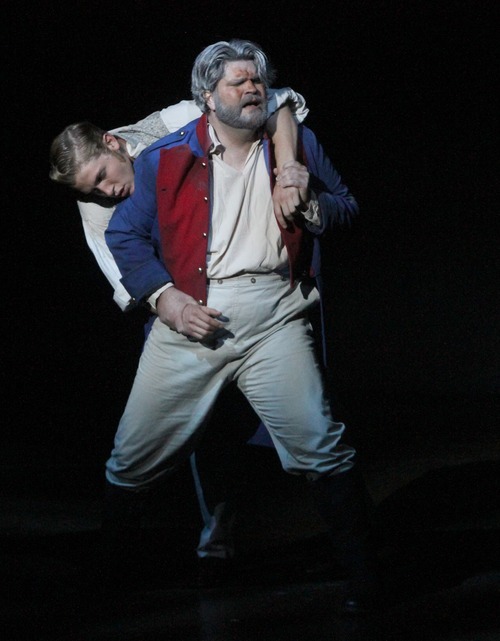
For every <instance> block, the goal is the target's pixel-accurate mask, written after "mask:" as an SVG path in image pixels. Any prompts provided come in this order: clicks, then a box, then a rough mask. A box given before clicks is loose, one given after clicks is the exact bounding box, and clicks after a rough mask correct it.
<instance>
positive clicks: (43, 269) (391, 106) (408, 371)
mask: <svg viewBox="0 0 500 641" xmlns="http://www.w3.org/2000/svg"><path fill="white" fill-rule="evenodd" d="M302 5H303V8H302V9H299V8H296V7H295V4H294V3H290V2H282V1H280V0H274V1H273V2H270V1H268V2H238V3H230V2H224V3H222V2H190V1H189V0H186V1H184V2H169V1H167V0H163V1H162V2H148V1H147V0H136V1H135V2H132V1H130V0H124V1H122V2H106V1H101V2H92V1H85V2H84V1H75V2H60V3H58V2H50V3H49V2H46V1H44V0H42V1H41V2H40V1H39V2H29V3H28V2H24V1H23V0H21V1H18V2H7V3H4V5H3V14H4V20H3V22H4V27H5V26H6V27H7V37H6V39H4V40H3V42H2V48H3V51H4V54H5V60H6V74H5V75H4V84H3V98H2V102H3V105H4V107H5V115H4V133H5V135H6V137H7V142H8V144H7V147H5V145H3V151H4V153H3V158H4V161H5V168H4V172H3V174H4V189H3V196H4V199H5V201H4V206H3V207H2V213H3V230H4V234H3V236H4V250H3V263H2V264H3V269H4V276H3V284H4V287H6V291H5V289H4V295H3V301H4V305H3V308H4V330H3V336H4V341H3V344H4V348H3V351H4V354H3V358H2V363H3V371H4V388H5V390H6V400H5V401H4V403H6V409H7V411H6V412H5V416H6V422H5V424H4V428H3V430H2V431H3V434H4V439H5V448H4V455H3V456H4V457H5V462H8V460H9V457H10V456H11V455H12V451H13V449H16V448H17V449H19V451H22V452H23V453H25V454H26V456H34V457H40V456H44V455H45V454H44V453H45V452H47V456H50V457H53V455H54V453H56V454H55V455H56V456H57V457H60V459H58V460H64V459H65V458H69V460H73V461H74V460H75V459H78V457H81V459H82V460H84V459H85V457H86V456H89V457H91V458H92V457H94V458H99V460H100V457H102V456H103V455H104V452H106V451H107V449H108V447H109V444H110V440H111V438H112V435H113V433H114V430H115V427H116V422H117V420H118V418H119V416H120V413H121V411H122V408H123V405H124V402H125V400H126V397H127V394H128V389H129V386H130V383H131V381H132V378H133V374H134V371H135V366H136V363H137V359H138V355H139V353H140V349H141V343H142V324H143V321H144V316H143V315H142V313H134V314H131V315H128V316H125V315H123V314H122V313H121V312H120V311H119V310H118V308H116V307H115V306H114V303H113V302H112V299H111V294H112V293H111V290H110V288H109V286H108V284H107V282H106V281H105V280H104V278H103V277H102V276H101V274H100V272H99V270H98V268H97V266H96V265H95V264H94V261H93V258H92V256H91V255H90V253H89V251H88V250H87V248H86V245H85V241H84V238H83V234H82V230H81V224H80V220H79V216H78V212H77V209H76V205H75V203H74V201H73V198H72V197H71V195H69V194H67V193H66V192H64V190H62V188H60V187H58V186H55V185H52V184H51V183H50V182H49V180H48V177H47V173H48V148H49V145H50V142H51V140H52V138H53V137H54V136H55V135H56V134H57V133H59V131H60V130H61V129H62V128H63V127H64V126H66V125H67V124H69V123H72V122H75V121H78V120H82V119H89V120H91V121H94V122H95V123H97V124H99V125H101V126H103V127H105V128H112V127H115V126H118V125H122V124H128V123H132V122H134V121H135V120H137V119H139V118H141V117H143V116H145V115H147V114H149V113H150V112H152V111H154V110H156V109H159V108H162V107H164V106H166V105H169V104H173V103H175V102H177V101H178V100H180V99H183V98H189V75H190V68H191V65H192V62H193V60H194V58H195V56H196V55H197V54H198V52H199V51H200V50H201V49H202V48H203V47H204V46H206V45H207V44H210V43H211V42H214V41H216V40H220V39H228V38H231V37H243V38H250V39H253V40H255V41H257V42H258V43H259V44H261V45H262V46H263V48H264V49H265V50H266V51H267V52H268V53H269V55H270V57H271V60H272V61H273V62H274V64H275V66H276V67H277V69H278V72H279V73H278V81H277V84H278V85H282V86H284V85H290V86H292V87H293V88H295V89H296V90H297V91H299V92H301V93H302V94H303V95H304V96H305V98H306V100H307V103H308V105H309V107H310V110H311V111H310V115H309V117H308V119H307V124H308V125H309V126H310V127H311V128H313V129H314V130H315V131H316V133H317V134H318V136H319V138H320V140H321V141H322V142H323V144H324V146H325V148H326V150H327V152H328V153H329V155H330V156H331V158H332V160H333V162H334V164H335V165H336V166H337V168H338V169H339V171H340V173H341V174H342V176H343V178H344V181H345V182H346V183H347V184H348V185H349V186H350V188H351V190H352V191H353V192H354V194H355V195H356V196H357V198H358V200H359V202H360V205H361V209H362V216H361V218H360V220H359V222H358V223H357V224H356V225H355V226H354V227H353V228H352V229H351V230H350V231H342V232H339V233H338V235H337V236H336V237H335V238H333V239H332V240H331V243H330V247H329V250H328V252H327V253H326V261H325V265H324V270H325V273H326V275H327V276H328V278H329V283H330V284H329V288H330V298H329V301H330V302H329V307H328V319H329V323H330V324H331V326H332V329H333V336H334V339H333V340H332V342H331V344H330V351H331V356H332V362H333V373H334V379H335V382H336V387H337V391H338V395H339V399H340V401H341V402H342V403H343V404H344V406H345V407H346V408H347V411H348V413H353V414H354V415H355V416H356V415H357V417H358V422H359V423H362V419H363V418H364V417H363V416H362V415H361V414H360V411H361V408H362V409H363V411H365V412H368V408H369V407H370V406H371V407H373V408H375V407H376V404H377V403H378V404H379V405H378V406H377V407H378V412H379V415H380V416H383V415H384V414H385V412H386V410H388V409H389V408H391V407H393V406H394V404H396V403H398V402H401V399H406V400H405V402H406V403H408V402H410V401H411V402H415V403H417V404H421V405H422V406H425V404H426V403H428V406H429V407H433V408H435V407H437V406H439V403H440V402H441V401H443V403H444V402H446V403H447V405H446V407H455V408H457V407H458V408H460V411H461V410H462V409H463V408H464V407H469V408H471V407H473V408H474V411H470V414H471V417H470V418H471V419H472V420H471V423H470V424H468V425H467V426H464V429H473V428H474V425H473V418H474V417H473V415H475V414H476V408H478V407H479V408H480V411H481V412H482V411H483V409H484V408H485V407H487V408H490V409H491V407H492V402H493V401H494V399H495V398H496V394H497V393H498V370H497V346H498V342H497V340H498V339H497V332H496V329H497V327H496V321H497V309H498V307H497V286H496V283H497V276H498V274H497V271H498V262H497V245H498V239H497V235H496V227H495V226H496V218H497V203H496V201H494V199H493V186H494V185H495V184H496V183H497V175H496V167H495V166H494V162H493V161H494V156H495V154H494V149H493V145H494V139H495V134H496V133H497V129H496V103H495V102H494V97H493V96H494V91H493V89H494V84H495V83H494V80H495V77H496V74H495V69H494V54H493V51H494V49H493V42H494V30H493V25H494V24H496V21H497V20H496V19H497V17H498V16H496V15H495V14H496V11H495V9H494V7H495V5H496V3H493V2H477V1H472V0H470V1H468V0H462V1H445V2H440V1H439V0H435V1H434V2H423V1H422V0H420V1H418V2H413V1H408V2H402V1H400V2H390V1H381V2H379V1H376V0H375V1H368V0H365V1H361V0H342V1H335V0H332V1H331V2H328V3H326V4H325V3H324V2H315V1H310V2H307V3H302ZM381 404H382V405H381ZM379 429H380V430H381V431H382V433H383V430H384V429H385V426H384V422H381V423H380V425H379ZM440 429H442V430H450V436H451V435H452V431H453V429H454V428H453V426H452V425H450V424H446V423H443V424H442V426H441V427H440ZM30 453H32V454H30Z"/></svg>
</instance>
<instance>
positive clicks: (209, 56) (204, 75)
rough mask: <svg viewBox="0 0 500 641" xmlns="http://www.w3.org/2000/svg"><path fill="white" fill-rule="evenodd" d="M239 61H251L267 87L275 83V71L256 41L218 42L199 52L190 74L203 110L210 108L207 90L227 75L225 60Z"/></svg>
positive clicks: (214, 86)
mask: <svg viewBox="0 0 500 641" xmlns="http://www.w3.org/2000/svg"><path fill="white" fill-rule="evenodd" d="M236 60H251V61H252V62H253V63H254V65H255V68H256V71H257V75H258V76H259V78H260V79H261V81H262V83H263V84H264V86H265V87H266V89H267V88H268V87H270V86H271V84H272V83H273V82H274V78H275V76H276V72H275V70H274V68H273V67H272V65H271V63H270V62H269V59H268V57H267V56H266V54H265V53H264V52H263V51H262V49H261V48H260V47H259V46H258V45H257V44H255V43H254V42H251V41H250V40H238V39H233V40H229V41H225V40H221V41H220V42H216V43H215V44H212V45H209V46H208V47H206V48H205V49H203V51H202V52H201V53H200V54H198V57H197V58H196V60H195V61H194V65H193V71H192V73H191V94H192V96H193V100H194V101H195V103H196V105H197V106H198V107H199V108H200V109H201V110H202V111H203V112H205V113H207V112H208V111H209V109H208V106H207V104H206V100H205V94H206V92H207V91H208V92H210V93H212V92H213V91H214V90H215V88H216V87H217V83H218V82H219V80H221V79H222V78H223V77H224V73H225V69H226V62H234V61H236Z"/></svg>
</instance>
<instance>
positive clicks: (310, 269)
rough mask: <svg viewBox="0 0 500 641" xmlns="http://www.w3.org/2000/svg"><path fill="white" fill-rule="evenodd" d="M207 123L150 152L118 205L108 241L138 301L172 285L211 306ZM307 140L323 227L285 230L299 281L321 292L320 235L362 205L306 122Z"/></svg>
mask: <svg viewBox="0 0 500 641" xmlns="http://www.w3.org/2000/svg"><path fill="white" fill-rule="evenodd" d="M207 126H208V125H207V118H206V116H205V115H204V116H202V117H201V118H199V119H197V120H194V121H193V122H191V123H189V124H188V125H187V126H186V127H185V128H183V129H181V130H179V131H177V132H175V133H172V134H169V135H168V136H166V137H165V138H162V139H160V140H159V141H158V142H156V143H154V144H153V145H151V146H150V147H148V148H147V149H146V150H145V151H143V152H142V154H141V155H140V156H139V158H138V159H137V160H136V161H135V165H134V168H135V188H134V193H133V194H132V195H131V196H130V197H129V198H127V199H126V200H125V201H123V202H122V203H120V204H119V205H118V206H117V208H116V210H115V212H114V214H113V216H112V218H111V220H110V223H109V226H108V229H107V231H106V242H107V244H108V246H109V248H110V250H111V252H112V254H113V256H114V258H115V260H116V263H117V265H118V267H119V269H120V271H121V273H122V279H121V280H122V283H123V285H124V287H125V288H126V289H127V291H128V292H129V293H130V294H131V296H132V297H133V298H134V299H135V301H136V303H137V304H140V303H143V302H144V301H146V300H147V298H148V297H149V296H150V295H151V294H152V293H154V292H155V291H156V290H157V289H159V288H160V287H162V286H163V285H165V284H166V283H168V282H173V283H174V284H175V286H176V287H177V288H178V289H180V290H182V291H184V292H185V293H187V294H190V295H191V296H193V297H194V298H195V299H196V300H198V301H199V302H200V304H206V300H207V278H206V253H207V242H208V234H209V227H210V215H211V198H212V189H211V184H212V177H211V169H210V162H209V159H208V150H209V148H210V146H211V140H210V137H209V135H208V130H207ZM299 140H300V147H301V150H302V151H301V153H302V157H303V160H304V163H305V164H306V166H307V168H308V171H309V174H310V183H309V184H310V188H311V189H312V190H313V192H314V194H315V196H316V198H317V199H318V202H319V209H320V215H321V225H320V226H314V225H311V224H309V223H303V224H301V223H297V224H291V225H290V227H289V228H288V229H283V228H281V227H280V230H281V234H282V236H283V241H284V243H285V245H286V247H287V251H288V256H289V266H290V277H291V280H292V281H294V280H295V279H297V278H301V277H303V276H306V275H307V276H310V277H314V278H316V281H317V284H318V289H319V290H320V293H321V289H322V288H321V283H320V243H319V238H320V236H321V235H322V234H323V233H324V232H325V231H327V230H328V229H331V228H333V227H335V226H336V225H346V224H349V223H350V222H351V220H352V219H353V218H354V217H355V216H356V215H357V214H358V205H357V203H356V200H355V199H354V197H353V196H352V195H351V193H350V192H349V190H348V188H347V187H346V186H345V185H344V184H343V183H342V181H341V178H340V176H339V174H338V172H337V171H336V169H335V168H334V167H333V165H332V163H331V161H330V160H329V158H328V157H327V156H326V154H325V152H324V150H323V148H322V147H321V145H320V144H319V142H318V141H317V139H316V136H315V135H314V133H313V132H312V131H311V130H310V129H308V128H307V127H305V126H303V125H300V126H299ZM263 145H264V150H265V158H266V164H267V168H268V171H269V180H270V186H271V188H272V185H273V181H274V176H273V167H274V158H273V153H272V143H271V141H270V140H269V139H268V138H267V137H264V139H263ZM276 224H278V222H277V221H276Z"/></svg>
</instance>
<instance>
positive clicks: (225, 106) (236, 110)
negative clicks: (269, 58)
mask: <svg viewBox="0 0 500 641" xmlns="http://www.w3.org/2000/svg"><path fill="white" fill-rule="evenodd" d="M207 104H208V106H209V107H210V108H211V109H212V110H213V111H215V113H216V115H217V118H218V119H219V120H220V121H221V122H223V123H224V124H226V125H230V126H231V127H235V128H237V129H259V128H260V127H262V126H263V125H264V124H265V122H266V120H267V111H266V107H267V99H266V90H265V87H264V85H263V83H262V81H261V80H260V78H259V77H258V76H257V73H256V70H255V65H254V63H253V62H251V61H250V60H237V61H234V62H228V63H226V69H225V73H224V77H223V78H222V79H221V80H220V81H219V83H218V85H217V88H216V89H215V91H214V92H213V93H212V94H209V96H208V97H207Z"/></svg>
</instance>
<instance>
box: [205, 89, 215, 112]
mask: <svg viewBox="0 0 500 641" xmlns="http://www.w3.org/2000/svg"><path fill="white" fill-rule="evenodd" d="M203 98H204V99H205V104H206V105H207V106H208V107H209V108H210V110H211V111H215V103H214V99H213V97H212V93H211V92H210V91H205V93H204V94H203Z"/></svg>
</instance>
